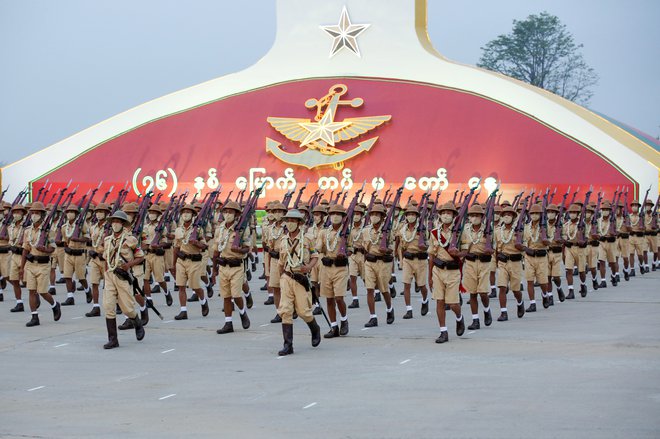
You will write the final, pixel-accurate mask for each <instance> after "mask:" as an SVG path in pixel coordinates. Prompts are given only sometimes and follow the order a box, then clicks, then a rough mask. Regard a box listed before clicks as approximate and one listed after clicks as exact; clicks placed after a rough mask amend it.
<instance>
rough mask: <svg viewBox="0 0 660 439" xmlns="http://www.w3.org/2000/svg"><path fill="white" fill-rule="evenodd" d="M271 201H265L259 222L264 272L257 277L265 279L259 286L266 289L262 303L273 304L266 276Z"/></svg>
mask: <svg viewBox="0 0 660 439" xmlns="http://www.w3.org/2000/svg"><path fill="white" fill-rule="evenodd" d="M270 206H271V202H270V201H269V202H268V203H266V206H265V208H264V210H265V211H266V215H265V216H264V217H263V218H262V220H261V221H262V222H261V247H262V248H263V251H264V258H263V266H264V272H263V274H262V275H261V276H260V277H259V279H265V280H266V283H265V284H264V286H263V287H261V290H262V291H268V297H267V298H266V301H265V302H264V305H273V304H275V299H274V296H273V291H272V289H271V288H270V287H269V286H268V277H269V276H270V254H269V251H270V249H269V248H268V242H269V241H270V231H271V229H272V225H273V221H274V218H273V213H272V212H271V211H270Z"/></svg>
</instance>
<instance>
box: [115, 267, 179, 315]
mask: <svg viewBox="0 0 660 439" xmlns="http://www.w3.org/2000/svg"><path fill="white" fill-rule="evenodd" d="M177 275H178V273H177ZM117 303H119V308H121V311H122V312H123V313H124V315H125V316H126V317H128V318H130V319H133V318H135V317H136V316H137V313H136V312H135V299H134V298H133V289H132V288H131V286H130V285H129V283H128V282H126V281H125V280H123V279H120V278H119V277H117V275H116V274H114V273H113V272H111V271H106V272H105V285H104V288H103V310H104V311H105V318H106V319H114V318H115V317H116V315H117V314H116V313H117Z"/></svg>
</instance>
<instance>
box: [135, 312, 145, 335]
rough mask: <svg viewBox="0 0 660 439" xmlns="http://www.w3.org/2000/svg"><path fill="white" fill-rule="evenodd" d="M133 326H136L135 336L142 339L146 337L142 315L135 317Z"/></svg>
mask: <svg viewBox="0 0 660 439" xmlns="http://www.w3.org/2000/svg"><path fill="white" fill-rule="evenodd" d="M133 326H134V327H135V338H136V339H137V340H138V341H140V340H142V339H143V338H144V328H143V327H142V319H140V317H137V316H136V317H135V318H133Z"/></svg>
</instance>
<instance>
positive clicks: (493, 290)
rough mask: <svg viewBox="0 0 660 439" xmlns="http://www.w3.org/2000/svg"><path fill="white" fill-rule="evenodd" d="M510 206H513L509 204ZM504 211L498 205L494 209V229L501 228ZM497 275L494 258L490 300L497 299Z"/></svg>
mask: <svg viewBox="0 0 660 439" xmlns="http://www.w3.org/2000/svg"><path fill="white" fill-rule="evenodd" d="M504 203H507V204H508V202H507V201H504ZM508 205H509V206H510V205H511V204H508ZM502 209H503V207H502V206H500V205H498V204H496V205H495V206H494V207H493V229H494V230H495V229H497V228H499V227H500V226H501V224H502V217H501V215H502ZM496 274H497V259H496V258H493V259H492V260H491V261H490V279H489V280H490V294H489V295H488V298H489V299H494V298H496V297H497V279H496V277H495V275H496Z"/></svg>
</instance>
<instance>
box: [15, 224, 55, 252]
mask: <svg viewBox="0 0 660 439" xmlns="http://www.w3.org/2000/svg"><path fill="white" fill-rule="evenodd" d="M39 227H41V223H39V226H38V227H35V226H34V224H32V225H30V226H28V227H27V228H26V229H25V231H24V232H23V249H24V250H27V251H28V253H30V254H31V255H34V256H50V254H49V253H44V252H41V251H39V250H37V249H36V246H37V243H38V242H39V235H40V234H41V233H40V230H39ZM45 247H51V248H55V245H54V244H53V242H52V241H51V240H50V238H49V239H47V240H46V244H45Z"/></svg>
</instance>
